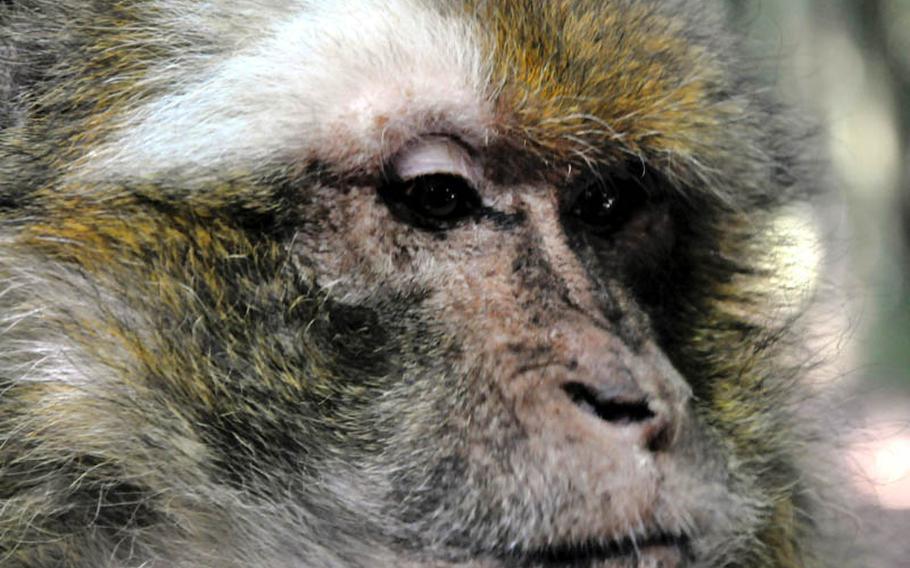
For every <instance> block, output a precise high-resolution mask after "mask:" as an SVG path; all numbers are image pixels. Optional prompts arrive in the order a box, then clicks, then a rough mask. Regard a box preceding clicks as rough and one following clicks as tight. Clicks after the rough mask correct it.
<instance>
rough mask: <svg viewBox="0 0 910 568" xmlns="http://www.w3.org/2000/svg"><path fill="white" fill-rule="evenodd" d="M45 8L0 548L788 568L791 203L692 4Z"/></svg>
mask: <svg viewBox="0 0 910 568" xmlns="http://www.w3.org/2000/svg"><path fill="white" fill-rule="evenodd" d="M63 4H64V7H63V8H61V9H60V10H59V11H57V10H56V9H52V8H50V7H47V6H45V7H43V8H42V9H43V10H46V11H48V15H47V17H48V18H50V19H51V20H52V21H54V22H57V24H56V25H58V26H60V27H62V28H64V29H72V30H73V33H72V36H73V37H74V38H76V39H73V40H72V41H73V42H74V43H73V45H72V46H70V47H69V49H68V50H65V51H66V53H63V54H60V55H57V57H60V58H61V59H60V61H62V62H63V63H68V64H71V65H74V66H75V67H74V68H75V69H76V71H73V72H72V73H71V74H66V73H64V74H63V75H65V77H56V75H55V79H54V80H59V81H61V82H62V84H61V86H59V88H54V89H50V90H48V91H47V92H43V91H42V92H38V91H41V89H42V88H45V87H46V85H44V84H40V83H36V84H35V85H32V86H31V88H33V89H34V90H35V91H36V94H33V95H30V96H31V98H30V100H32V101H33V104H32V106H30V107H29V108H28V110H27V112H28V113H30V115H29V117H30V118H29V119H28V120H25V121H24V122H23V124H24V125H25V126H10V127H9V128H7V129H6V130H4V131H3V134H2V136H3V137H2V138H0V144H2V145H0V160H3V162H2V163H3V164H4V167H3V169H2V173H0V176H2V177H0V181H5V180H7V179H10V180H12V185H11V186H12V187H14V188H15V191H14V192H11V197H10V198H9V199H10V200H11V201H15V202H16V203H15V206H10V207H9V208H8V209H2V211H3V213H2V214H3V215H4V216H5V217H4V219H5V221H6V224H5V225H4V226H5V227H6V228H5V229H4V230H5V231H6V233H4V235H5V238H6V241H8V242H9V246H8V249H9V253H8V255H7V257H6V260H4V261H3V262H4V264H2V265H0V268H2V271H3V272H2V274H3V275H4V276H3V277H4V278H5V280H6V281H8V282H10V283H14V284H15V286H12V285H11V287H10V292H9V293H7V294H6V295H5V296H2V295H0V297H2V298H4V300H3V301H4V302H6V304H4V305H5V306H8V307H9V309H10V310H11V313H13V314H17V315H15V316H14V317H15V321H16V322H18V323H17V324H16V326H15V331H8V332H7V333H6V334H5V335H3V338H2V341H4V342H6V344H7V345H10V346H12V345H20V346H22V345H25V346H30V347H29V348H28V349H25V350H24V351H23V350H14V349H12V348H10V350H9V353H13V355H9V356H7V358H6V359H4V360H3V361H4V364H5V365H6V368H8V369H10V370H9V373H8V374H9V377H10V378H8V379H4V380H5V383H4V385H5V386H6V389H7V390H6V391H5V392H9V393H10V394H9V396H8V397H7V399H6V401H5V402H0V408H3V412H4V414H3V417H4V418H3V420H4V422H3V428H4V431H5V432H7V433H8V438H9V439H10V440H11V442H10V443H9V444H7V445H6V446H5V448H6V449H5V450H4V451H5V452H6V453H5V454H3V459H4V460H5V461H4V462H2V463H3V465H2V466H0V467H3V468H6V471H11V472H23V471H24V472H26V473H29V475H30V477H32V478H35V479H46V480H47V481H40V482H36V483H37V485H35V486H33V485H29V484H28V483H20V484H15V483H13V484H12V485H11V487H10V489H9V491H7V492H6V493H8V494H9V495H11V497H10V499H11V501H10V502H11V503H13V504H14V505H15V506H10V507H7V508H6V509H5V510H8V511H10V513H9V515H11V516H10V517H9V518H10V519H12V520H11V521H7V518H5V517H4V516H3V515H4V514H6V513H0V521H4V522H6V523H7V524H10V525H11V526H13V525H15V526H16V527H18V528H16V531H19V532H15V531H13V532H11V533H10V534H14V535H16V539H18V540H17V542H19V541H21V542H38V543H39V544H37V545H35V546H32V547H22V548H16V547H7V548H5V549H0V550H10V552H9V554H10V555H13V556H15V557H16V558H21V559H23V560H22V562H23V565H28V562H31V561H33V560H34V559H36V558H61V559H64V560H65V561H66V562H70V564H72V565H74V566H80V565H90V564H80V562H91V560H90V559H96V560H97V559H99V558H104V559H105V561H106V562H107V561H108V560H109V559H111V560H110V562H115V563H116V562H119V563H120V564H118V565H124V566H127V565H132V564H131V563H133V564H135V562H134V561H135V560H136V559H137V558H138V559H140V561H147V562H149V563H151V565H158V564H155V563H156V562H162V564H161V565H177V566H198V565H212V566H216V565H217V566H223V565H237V566H244V565H268V566H333V567H334V566H339V567H341V566H386V565H387V566H440V567H443V566H448V567H458V566H461V567H491V568H492V567H497V568H505V567H513V566H514V567H517V566H592V567H593V566H598V567H604V568H607V567H610V568H612V567H620V566H639V567H645V566H666V567H670V566H729V565H737V566H796V565H809V564H808V562H809V560H807V559H808V558H809V553H808V552H806V551H805V550H804V549H803V547H802V545H801V544H800V539H801V535H803V534H804V533H806V532H807V531H808V530H809V529H808V528H807V527H808V521H807V519H806V518H805V514H804V513H803V511H804V510H807V508H808V506H809V499H808V497H807V492H806V490H805V489H804V488H803V485H802V484H803V479H801V478H800V476H799V475H798V474H797V473H796V472H797V471H798V470H799V466H798V462H797V459H796V458H795V457H794V455H793V454H794V452H795V448H797V447H799V444H800V443H801V442H800V440H802V438H801V437H800V436H801V434H799V431H800V430H799V428H798V427H797V426H796V425H795V424H796V421H795V420H793V417H792V416H791V414H790V412H791V409H792V407H791V401H792V400H793V393H794V392H796V390H795V385H794V382H795V381H794V380H793V377H795V376H796V375H797V374H798V373H799V372H800V368H799V365H798V364H796V365H794V364H793V363H792V358H788V357H787V356H786V355H787V353H788V351H787V348H788V346H789V345H790V343H791V338H790V332H789V331H788V328H787V326H785V325H782V324H781V321H782V320H788V322H789V321H791V320H792V319H793V317H794V316H793V314H794V313H797V311H798V310H797V311H793V310H791V311H787V310H785V309H784V307H782V304H781V303H779V302H775V299H779V294H776V292H775V283H777V284H779V283H780V271H779V270H778V268H779V264H780V263H776V262H775V260H774V259H776V258H778V256H779V255H778V254H777V252H776V251H779V250H780V248H781V247H782V246H783V245H784V243H785V242H786V241H788V238H786V235H783V236H782V233H781V231H780V230H778V229H776V228H775V227H779V226H778V225H775V223H774V220H775V219H777V218H778V217H777V214H778V211H779V210H780V209H781V208H782V207H783V206H785V205H788V204H790V203H792V202H795V201H796V200H798V199H799V198H800V196H801V195H802V194H803V193H804V192H806V191H807V190H808V189H809V187H808V186H807V185H806V184H807V183H808V182H806V180H804V179H802V178H801V177H800V175H803V174H805V172H804V171H802V169H801V168H803V164H802V161H801V158H800V157H799V154H798V152H796V150H795V148H794V146H793V145H792V144H791V143H790V141H791V140H792V138H793V134H792V127H791V126H790V125H788V124H786V121H785V119H784V118H782V111H780V110H779V109H778V108H776V107H774V106H772V105H771V104H770V103H769V102H767V101H764V100H763V99H762V98H761V97H760V96H759V95H756V94H755V93H754V92H752V90H750V89H749V81H748V80H746V79H744V78H742V77H740V76H739V73H738V71H737V69H738V68H737V63H736V61H735V60H733V59H732V55H731V54H730V53H728V51H729V50H728V47H729V46H728V43H727V42H728V40H726V39H724V37H725V36H723V35H722V34H720V27H719V25H718V24H717V22H716V21H715V20H716V19H717V18H716V16H715V15H714V14H713V13H712V12H711V11H710V10H708V9H707V8H705V7H704V6H702V5H701V4H700V3H691V4H692V5H691V6H690V5H688V4H684V3H675V2H674V3H657V2H626V1H619V0H617V1H610V2H587V1H580V2H567V1H558V2H545V3H542V2H516V3H496V2H465V3H444V4H442V5H431V4H430V3H426V2H420V1H416V0H395V1H393V2H374V1H371V0H366V1H360V2H345V3H336V2H300V3H298V2H261V3H253V4H248V3H246V2H240V3H237V5H236V6H234V7H232V6H230V5H221V6H219V5H217V3H214V4H212V5H208V4H206V5H205V6H198V7H192V6H188V5H186V4H184V3H181V2H170V1H164V2H160V3H155V5H154V6H151V5H150V6H144V5H137V6H132V5H131V6H121V7H119V8H118V10H120V9H122V12H123V13H120V12H117V14H115V16H116V17H115V16H112V15H109V14H102V13H96V12H95V10H97V8H94V7H88V6H83V5H82V4H80V3H73V4H72V6H71V5H70V4H69V3H63ZM252 8H255V9H252ZM0 10H2V9H0ZM80 10H85V11H86V14H81V12H80ZM73 12H78V13H80V14H81V15H80V17H79V19H77V20H76V21H71V20H72V15H73V14H72V13H73ZM0 14H3V12H0ZM8 18H9V23H5V22H4V20H2V19H0V29H2V27H3V26H7V27H9V28H10V29H11V30H20V29H29V25H35V24H34V23H26V22H28V20H27V19H26V18H25V17H24V16H23V15H22V14H16V15H13V14H12V13H11V15H10V16H8ZM55 18H56V19H55ZM112 18H113V19H112ZM244 18H247V19H244ZM187 21H190V22H194V23H193V24H187ZM124 22H126V23H129V24H130V25H123V23H124ZM51 28H53V26H51ZM54 29H56V28H54ZM112 29H117V30H121V31H120V32H117V33H114V32H113V31H112ZM137 30H138V31H137ZM44 33H49V32H46V31H45V32H44ZM718 34H719V35H718ZM42 37H43V36H42ZM22 41H24V40H22ZM171 42H175V43H176V44H175V45H171ZM136 46H140V47H141V48H137V47H136ZM188 46H193V47H192V49H191V48H190V47H188ZM35 49H37V48H35ZM63 63H60V64H59V66H60V68H63V67H65V66H64V65H63ZM67 73H69V72H67ZM49 81H50V79H49ZM67 81H68V82H67ZM35 164H38V165H37V166H36V165H35ZM19 167H21V168H25V169H24V170H23V171H27V172H30V173H29V174H28V175H17V174H16V173H15V172H14V170H16V169H17V168H19ZM11 172H12V173H11ZM35 172H40V175H38V174H37V173H35ZM3 203H5V202H0V207H6V206H5V205H3ZM7 211H9V212H7ZM6 241H5V242H6ZM24 267H28V268H24ZM39 313H40V314H41V317H36V314H39ZM778 314H783V315H785V316H787V317H783V316H779V315H778ZM11 329H12V328H11ZM45 337H51V338H52V339H51V340H46V339H43V338H45ZM15 369H20V370H21V369H27V370H28V374H22V373H24V372H23V371H15ZM36 377H38V379H40V380H38V379H36ZM7 383H8V385H7ZM3 405H5V406H3ZM2 471H4V470H0V472H2ZM38 473H40V474H41V475H40V476H37V477H35V475H37V474H38ZM47 484H50V485H47ZM0 487H4V486H2V484H0ZM35 487H37V489H35ZM63 488H68V489H63ZM36 495H38V496H37V497H36ZM35 503H38V505H35ZM16 504H19V505H16ZM20 505H21V506H20ZM26 505H28V507H32V508H34V507H36V506H37V507H39V509H40V511H41V515H43V516H41V519H42V520H41V522H40V523H39V522H37V521H29V522H28V523H22V522H19V523H18V524H17V523H16V520H17V519H19V517H16V516H15V515H16V514H17V513H16V511H19V512H20V513H19V514H24V513H21V512H22V511H24V510H26V509H27V507H26ZM17 506H19V508H18V509H17V508H16V507H17ZM61 510H62V511H64V512H63V513H60V511H61ZM92 512H94V513H92ZM58 513H59V514H58ZM92 514H94V517H93V516H92ZM39 516H40V515H39ZM34 518H37V517H34ZM20 520H21V519H20ZM42 523H43V524H42ZM22 527H25V528H22ZM32 527H37V528H35V529H34V530H33V528H32ZM86 527H89V528H88V529H87V528H86ZM10 530H12V529H10ZM35 530H37V531H39V532H41V533H42V534H59V535H62V536H61V537H60V538H59V539H56V540H53V539H51V540H48V539H47V538H44V539H43V540H42V537H41V536H40V534H37V533H35V532H34V531H35ZM121 542H130V543H131V547H121V546H120V545H119V544H118V543H121ZM0 544H2V545H4V546H5V543H3V542H2V541H0ZM128 548H129V550H127V549H128ZM16 555H18V556H16ZM13 556H11V557H13ZM83 559H89V560H83ZM35 562H37V561H35Z"/></svg>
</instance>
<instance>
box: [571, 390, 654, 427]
mask: <svg viewBox="0 0 910 568" xmlns="http://www.w3.org/2000/svg"><path fill="white" fill-rule="evenodd" d="M562 389H563V390H564V391H565V393H566V394H567V395H569V398H570V399H571V400H572V402H573V403H575V405H576V406H578V407H579V408H581V409H582V410H584V411H585V412H588V413H590V414H593V415H595V416H597V417H598V418H600V419H601V420H603V421H605V422H610V423H613V424H632V423H638V422H645V421H647V420H650V419H652V418H654V412H653V411H652V410H651V408H650V407H649V406H648V401H647V400H646V399H643V398H642V399H631V400H629V399H625V398H622V397H621V396H611V395H610V394H609V393H600V392H597V391H596V390H594V389H592V388H590V387H589V386H587V385H585V384H582V383H577V382H568V383H565V384H564V385H562Z"/></svg>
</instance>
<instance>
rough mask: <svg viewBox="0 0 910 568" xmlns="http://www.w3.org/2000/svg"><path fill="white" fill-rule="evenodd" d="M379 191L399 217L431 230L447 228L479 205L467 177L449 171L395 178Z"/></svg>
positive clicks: (476, 195)
mask: <svg viewBox="0 0 910 568" xmlns="http://www.w3.org/2000/svg"><path fill="white" fill-rule="evenodd" d="M380 195H381V196H382V198H383V199H384V200H385V202H386V203H387V204H388V205H389V208H390V209H391V210H392V213H394V214H395V215H396V216H397V217H398V218H399V219H401V220H403V221H405V222H407V223H410V224H412V225H415V226H417V227H420V228H422V229H430V230H444V229H448V228H450V227H452V226H453V225H455V224H456V223H457V222H458V221H460V220H462V219H464V218H465V217H468V216H470V215H471V214H472V213H474V212H475V211H476V210H477V209H478V208H479V207H480V205H481V200H480V196H479V195H478V194H477V191H475V190H474V188H473V187H472V186H471V184H470V183H469V182H468V180H466V179H464V178H463V177H460V176H457V175H452V174H430V175H422V176H418V177H416V178H414V179H410V180H395V181H392V182H391V183H390V184H387V185H386V186H384V187H383V188H381V190H380Z"/></svg>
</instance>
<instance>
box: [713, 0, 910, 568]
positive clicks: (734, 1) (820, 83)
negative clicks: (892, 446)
mask: <svg viewBox="0 0 910 568" xmlns="http://www.w3.org/2000/svg"><path fill="white" fill-rule="evenodd" d="M728 2H729V4H730V7H731V11H732V16H733V19H734V27H735V28H736V29H737V30H739V31H740V32H741V33H742V34H744V35H745V36H746V37H747V46H748V47H749V48H750V49H751V53H752V54H753V57H754V59H753V60H752V61H749V62H748V63H749V64H752V65H757V66H759V68H760V69H761V70H762V72H763V73H765V74H767V77H768V79H769V80H770V81H771V82H772V83H773V84H775V85H776V86H777V89H778V90H779V91H780V93H781V94H782V95H783V97H784V98H785V99H787V100H789V101H791V102H794V103H796V104H798V105H800V106H802V107H803V108H806V109H807V110H808V111H809V112H810V113H812V114H814V115H815V118H816V119H817V120H818V121H819V122H820V123H821V124H822V126H823V129H824V132H825V141H826V148H825V150H826V154H827V158H828V159H829V160H830V161H831V165H832V167H833V174H834V177H833V183H834V185H835V188H836V192H837V195H838V197H839V198H840V203H842V204H843V207H842V208H841V209H840V210H837V209H835V211H839V212H838V213H835V217H836V218H835V219H832V220H831V221H832V227H833V229H832V232H833V239H832V247H831V249H832V251H833V252H832V253H829V254H835V255H837V254H843V255H844V258H843V259H841V260H842V262H841V266H843V269H844V272H845V274H843V275H840V276H835V278H836V280H837V285H838V286H841V287H844V288H845V289H844V290H843V291H844V292H845V297H846V298H848V299H849V301H850V307H849V309H848V311H849V314H848V315H847V316H846V319H847V322H848V331H847V333H848V335H849V338H850V342H848V343H849V347H847V349H849V350H850V351H851V353H850V357H851V358H852V363H851V365H852V366H853V367H854V368H853V369H852V370H850V369H848V370H847V371H846V372H847V373H849V374H851V375H853V376H852V377H850V378H852V379H854V380H857V381H859V382H860V383H861V384H862V389H863V391H864V392H870V393H878V394H881V395H887V396H890V395H891V394H894V395H895V396H901V395H902V394H907V395H908V396H910V0H728ZM835 260H837V259H835ZM907 408H908V412H907V415H906V416H905V417H906V418H907V419H910V403H908V406H907ZM908 565H910V564H908Z"/></svg>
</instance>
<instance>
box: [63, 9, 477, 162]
mask: <svg viewBox="0 0 910 568" xmlns="http://www.w3.org/2000/svg"><path fill="white" fill-rule="evenodd" d="M165 4H168V5H169V4H170V3H165ZM279 4H280V6H279V7H280V8H281V9H280V10H276V9H274V7H273V9H272V10H266V9H265V8H263V11H262V13H261V15H260V21H259V22H257V23H259V24H260V25H262V26H264V27H265V28H266V29H263V30H262V36H263V39H261V40H260V41H258V42H249V43H247V42H248V40H249V36H237V37H236V38H235V39H234V42H235V43H236V45H237V46H240V47H241V49H239V51H237V52H236V53H234V54H233V55H231V56H229V57H226V58H221V59H218V58H214V57H213V58H211V62H210V63H209V64H208V66H207V67H205V70H204V71H203V76H201V77H196V78H194V79H193V80H192V81H188V82H187V83H186V84H185V85H178V87H179V88H177V89H171V90H172V91H174V92H173V94H169V95H166V96H163V97H161V98H159V99H157V100H154V101H152V102H150V103H147V104H145V105H143V106H140V107H139V108H136V109H134V110H133V111H132V112H131V114H130V115H129V116H127V117H126V118H125V121H124V126H123V128H121V129H120V130H119V133H118V134H117V135H115V136H113V137H112V138H111V139H109V140H108V142H106V143H104V144H102V145H101V146H99V147H98V148H96V149H94V150H93V151H92V152H91V153H90V155H89V156H88V157H87V159H86V160H85V161H84V162H82V163H83V165H82V166H80V169H79V170H78V171H77V172H76V175H77V176H86V177H88V178H90V179H95V180H97V179H122V178H132V179H136V178H139V179H142V178H147V177H151V176H160V175H161V174H167V175H171V176H175V177H176V179H179V180H192V179H195V178H198V177H202V178H204V177H206V176H207V174H208V173H211V172H219V173H220V177H223V176H224V174H225V171H227V172H232V171H240V172H244V171H248V170H250V169H252V168H257V167H260V166H264V165H274V164H280V165H295V164H296V165H300V164H304V163H307V162H309V161H312V160H319V161H325V162H330V163H332V164H336V165H338V166H340V167H342V168H362V167H367V166H371V165H375V164H376V163H378V160H380V159H382V158H383V156H384V155H385V154H386V153H387V152H389V151H392V150H394V149H395V147H396V145H397V144H401V143H403V142H405V141H406V140H407V139H409V138H410V137H413V136H416V135H418V134H421V133H424V132H426V131H428V130H429V131H432V130H433V129H439V128H445V129H454V130H457V131H458V132H462V133H464V135H465V136H469V137H470V136H476V137H477V138H478V139H482V137H484V136H485V135H486V133H485V128H486V125H487V124H489V122H490V116H491V110H490V108H489V102H488V100H489V96H488V93H487V81H486V79H485V76H486V73H485V71H484V65H483V57H482V54H481V52H480V50H479V48H478V44H477V41H476V39H475V35H474V32H473V31H472V29H471V28H470V26H469V25H468V24H467V23H466V22H465V21H463V20H460V19H458V18H455V17H453V16H445V15H443V14H442V13H441V12H439V11H434V10H433V9H431V8H428V7H426V6H423V5H421V4H420V3H419V1H418V0H387V1H380V0H360V1H356V2H352V1H325V0H323V1H315V2H301V1H298V2H288V1H286V0H284V1H281V2H280V3H279ZM250 6H251V4H250V3H249V2H242V3H240V4H238V9H240V10H242V11H244V10H245V11H247V12H249V11H251V7H250ZM174 14H175V15H174V17H178V15H179V14H182V12H181V11H179V10H177V11H175V12H174ZM194 14H195V18H196V20H197V21H199V23H198V25H200V26H210V27H212V28H215V29H216V30H217V29H219V28H218V26H216V25H214V24H213V21H212V20H211V19H209V20H207V19H206V12H205V11H204V10H203V11H198V10H197V11H195V12H194ZM209 16H210V17H212V18H215V21H217V22H228V23H227V24H223V25H222V27H224V28H226V29H227V30H228V31H230V30H232V29H234V28H233V27H232V26H230V25H229V22H230V21H231V18H230V17H229V16H228V15H225V14H223V13H221V14H217V15H211V14H209ZM212 33H214V31H213V32H212ZM220 41H221V42H224V41H225V39H224V38H221V39H220ZM244 46H245V47H244ZM175 64H176V65H179V62H175Z"/></svg>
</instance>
